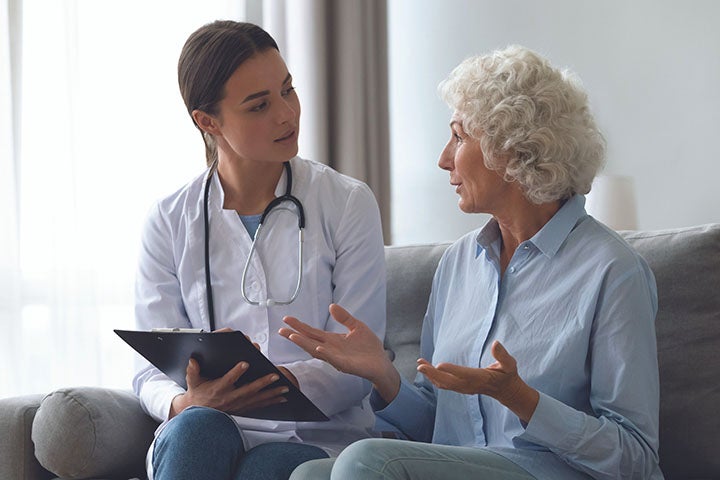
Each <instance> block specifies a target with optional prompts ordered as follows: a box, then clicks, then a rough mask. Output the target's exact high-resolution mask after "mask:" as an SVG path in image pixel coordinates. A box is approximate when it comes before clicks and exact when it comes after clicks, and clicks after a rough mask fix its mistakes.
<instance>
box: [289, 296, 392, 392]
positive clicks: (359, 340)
mask: <svg viewBox="0 0 720 480" xmlns="http://www.w3.org/2000/svg"><path fill="white" fill-rule="evenodd" d="M330 315H331V316H332V317H333V318H334V319H335V320H336V321H337V322H338V323H341V324H343V325H344V326H345V327H346V328H347V329H348V332H347V333H333V332H327V331H324V330H320V329H317V328H313V327H311V326H310V325H308V324H306V323H304V322H301V321H300V320H298V319H297V318H295V317H285V318H284V319H283V321H284V322H285V323H286V324H288V326H290V327H291V328H281V329H280V330H279V331H278V333H279V334H280V335H282V336H283V337H285V338H287V339H288V340H290V341H291V342H293V343H294V344H296V345H297V346H299V347H300V348H302V349H303V350H305V351H306V352H308V353H309V354H310V355H312V356H313V357H315V358H319V359H320V360H324V361H326V362H327V363H329V364H330V365H332V366H333V367H335V368H336V369H337V370H339V371H341V372H343V373H350V374H353V375H357V376H359V377H363V378H366V379H368V380H370V381H371V382H372V383H373V385H374V386H375V389H376V390H377V391H378V393H379V394H380V396H382V397H383V399H385V401H388V402H390V401H392V399H393V398H395V396H396V395H397V392H398V391H399V389H400V374H399V373H398V372H397V370H396V369H395V367H394V366H393V364H392V362H391V361H390V359H389V358H388V356H387V355H386V354H385V348H384V347H383V343H382V341H381V340H380V339H379V338H378V337H377V335H375V333H374V332H373V331H372V330H370V328H369V327H368V326H367V325H366V324H364V323H363V322H361V321H360V320H358V319H357V318H355V317H353V316H352V315H350V313H349V312H348V311H347V310H345V309H344V308H342V307H341V306H339V305H335V304H332V305H330Z"/></svg>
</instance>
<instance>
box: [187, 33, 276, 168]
mask: <svg viewBox="0 0 720 480" xmlns="http://www.w3.org/2000/svg"><path fill="white" fill-rule="evenodd" d="M269 48H274V49H275V50H279V49H278V46H277V43H275V40H273V38H272V37H271V36H270V35H269V34H268V33H267V32H266V31H265V30H263V29H262V28H260V27H258V26H257V25H254V24H252V23H245V22H234V21H232V20H217V21H215V22H212V23H208V24H207V25H203V26H202V27H200V28H199V29H197V30H196V31H195V32H193V33H192V34H191V35H190V36H189V37H188V39H187V41H186V42H185V45H184V46H183V49H182V52H181V53H180V59H179V60H178V84H179V86H180V94H181V95H182V98H183V101H184V102H185V107H186V108H187V111H188V113H189V114H190V116H191V117H192V112H193V110H201V111H203V112H206V113H208V114H210V115H217V113H218V103H219V102H220V101H221V100H222V99H223V98H224V97H225V83H227V81H228V79H229V78H230V76H232V74H233V73H234V72H235V70H237V68H238V67H239V66H240V65H242V63H243V62H245V61H246V60H248V59H249V58H251V57H252V56H254V55H255V54H256V53H259V52H262V51H264V50H267V49H269ZM193 123H195V121H194V120H193ZM195 126H196V127H197V124H196V125H195ZM198 129H199V127H198ZM200 133H201V134H202V137H203V142H204V143H205V157H206V160H207V164H208V166H210V165H212V164H213V163H214V162H215V161H216V160H217V146H216V145H215V141H214V139H213V138H212V136H211V135H207V134H205V132H203V131H202V130H200Z"/></svg>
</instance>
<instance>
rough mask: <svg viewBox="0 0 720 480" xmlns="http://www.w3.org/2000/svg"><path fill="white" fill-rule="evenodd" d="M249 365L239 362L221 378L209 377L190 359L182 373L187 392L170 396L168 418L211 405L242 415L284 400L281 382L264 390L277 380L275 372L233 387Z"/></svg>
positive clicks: (284, 392) (285, 391)
mask: <svg viewBox="0 0 720 480" xmlns="http://www.w3.org/2000/svg"><path fill="white" fill-rule="evenodd" d="M248 366H249V365H248V364H247V362H240V363H238V364H237V365H235V366H234V367H233V368H232V369H230V371H229V372H227V373H226V374H225V375H223V376H222V377H220V378H216V379H214V380H208V379H206V378H203V377H201V376H200V365H199V364H198V362H197V361H196V360H195V359H193V358H191V359H190V361H189V362H188V366H187V370H186V372H185V381H186V382H187V391H186V392H185V393H184V394H181V395H178V396H176V397H175V398H174V399H173V401H172V406H171V408H170V418H172V417H174V416H175V415H177V414H178V413H180V412H181V411H183V410H184V409H186V408H187V407H190V406H204V407H210V408H214V409H216V410H220V411H223V412H226V413H229V414H234V415H241V414H243V413H244V412H249V411H251V410H255V409H257V408H261V407H266V406H268V405H275V404H277V403H283V402H286V401H287V400H286V399H285V397H283V395H284V394H286V393H287V392H288V388H287V387H286V386H284V385H282V386H278V387H276V388H268V389H267V390H263V389H264V388H265V387H267V386H268V385H272V384H273V383H275V382H277V381H278V380H279V379H280V377H279V376H278V375H277V374H269V375H265V376H264V377H261V378H259V379H257V380H255V381H253V382H250V383H248V384H246V385H243V386H242V387H236V386H235V382H236V381H237V380H238V379H239V378H240V377H242V376H243V375H244V374H245V372H246V371H247V368H248ZM261 390H262V391H261Z"/></svg>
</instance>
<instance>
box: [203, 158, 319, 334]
mask: <svg viewBox="0 0 720 480" xmlns="http://www.w3.org/2000/svg"><path fill="white" fill-rule="evenodd" d="M283 167H284V168H285V172H286V175H285V176H286V179H287V180H286V187H285V194H284V195H282V196H280V197H277V198H274V199H273V200H272V201H270V203H269V204H268V205H267V207H265V210H264V211H263V213H262V216H261V217H260V224H259V225H258V228H257V230H256V231H255V235H254V236H253V241H252V244H251V245H250V252H249V253H248V257H247V260H246V261H245V266H244V267H243V272H242V277H241V279H240V294H241V295H242V298H243V300H245V301H246V302H247V303H249V304H250V305H255V306H260V307H272V306H275V305H288V304H290V303H292V302H294V301H295V299H296V298H297V297H298V294H299V293H300V287H301V286H302V270H303V243H304V240H305V209H304V208H303V205H302V203H301V202H300V200H298V199H297V197H295V196H294V195H292V169H291V168H290V162H284V163H283ZM216 168H217V161H216V162H215V163H214V164H213V165H212V166H211V167H210V170H209V172H208V177H207V180H206V182H205V192H204V197H203V213H204V227H205V290H206V295H207V303H208V319H209V322H210V331H213V330H215V305H214V301H213V293H212V282H211V280H210V220H209V214H208V210H209V208H208V203H209V192H210V184H211V183H212V177H213V174H214V173H215V170H216ZM283 202H291V203H293V204H294V205H295V207H296V213H297V216H298V276H297V282H296V283H295V290H294V292H293V294H292V295H291V296H290V298H289V299H288V300H275V299H272V298H268V299H266V300H257V301H256V300H251V299H250V298H249V297H248V295H247V292H246V288H245V284H246V280H247V273H248V270H249V268H250V262H251V259H252V256H253V253H255V251H256V245H257V241H258V239H259V238H260V232H261V230H262V228H263V225H264V223H265V220H266V219H267V217H268V216H269V215H270V214H271V213H272V212H273V211H278V210H280V208H278V207H279V206H280V205H281V204H282V203H283ZM283 210H290V209H289V208H285V209H283Z"/></svg>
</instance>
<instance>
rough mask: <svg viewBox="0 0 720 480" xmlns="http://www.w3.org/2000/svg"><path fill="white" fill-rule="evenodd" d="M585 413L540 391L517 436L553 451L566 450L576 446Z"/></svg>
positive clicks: (579, 439) (582, 427)
mask: <svg viewBox="0 0 720 480" xmlns="http://www.w3.org/2000/svg"><path fill="white" fill-rule="evenodd" d="M586 419H587V415H586V414H584V413H583V412H580V411H578V410H575V409H574V408H572V407H569V406H567V405H566V404H564V403H562V402H561V401H559V400H556V399H554V398H552V397H550V396H548V395H545V394H543V393H542V392H540V400H539V401H538V404H537V407H535V412H534V413H533V416H532V418H531V419H530V422H529V423H528V424H527V427H526V428H525V432H523V433H522V434H521V435H519V436H518V438H520V439H522V440H527V441H529V442H532V443H536V444H538V445H543V446H545V447H548V448H550V449H551V450H553V451H556V452H557V451H558V450H560V451H563V452H567V451H570V450H573V449H574V448H576V447H577V445H578V443H579V442H580V441H581V437H582V432H583V429H584V424H585V421H586Z"/></svg>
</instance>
